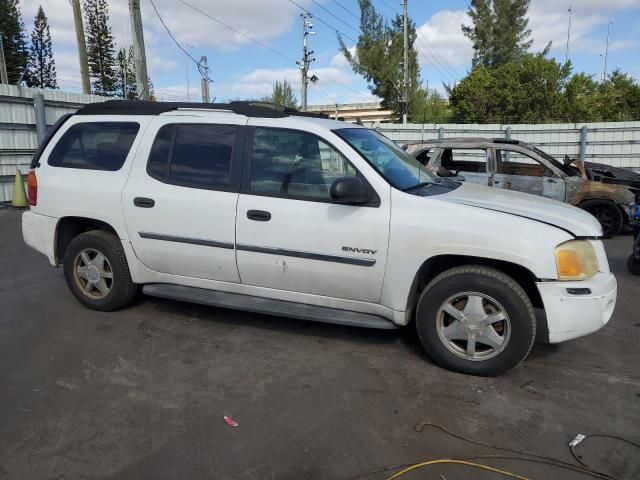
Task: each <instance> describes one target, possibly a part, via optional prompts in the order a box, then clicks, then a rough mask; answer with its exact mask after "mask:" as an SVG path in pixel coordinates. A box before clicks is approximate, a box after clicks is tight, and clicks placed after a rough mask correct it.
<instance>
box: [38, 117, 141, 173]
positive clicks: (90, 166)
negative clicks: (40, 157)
mask: <svg viewBox="0 0 640 480" xmlns="http://www.w3.org/2000/svg"><path fill="white" fill-rule="evenodd" d="M138 130H140V125H139V124H138V123H136V122H91V123H77V124H75V125H73V126H72V127H70V128H69V130H67V131H66V132H65V133H64V135H62V138H61V139H60V141H59V142H58V143H57V144H56V146H55V147H54V148H53V150H52V152H51V155H49V160H48V164H49V165H51V166H53V167H64V168H80V169H87V170H106V171H110V172H115V171H117V170H120V169H121V168H122V165H124V162H125V160H126V158H127V155H128V154H129V150H131V145H132V144H133V141H134V140H135V138H136V135H137V134H138Z"/></svg>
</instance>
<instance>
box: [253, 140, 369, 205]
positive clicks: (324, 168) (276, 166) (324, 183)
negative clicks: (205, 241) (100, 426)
mask: <svg viewBox="0 0 640 480" xmlns="http://www.w3.org/2000/svg"><path fill="white" fill-rule="evenodd" d="M355 176H357V172H356V170H355V169H354V168H353V166H352V165H351V164H350V163H349V162H348V161H347V159H346V158H345V157H344V156H342V154H340V153H339V152H338V151H336V150H335V149H334V148H333V147H331V146H330V145H328V144H327V143H325V142H324V141H322V140H321V139H320V138H318V137H316V136H315V135H312V134H309V133H305V132H299V131H295V130H286V129H279V128H256V130H255V134H254V137H253V147H252V153H251V167H250V180H249V182H250V183H249V184H250V190H251V191H252V192H255V193H258V194H260V193H263V194H280V195H283V196H293V197H305V198H309V199H314V200H330V196H329V189H330V187H331V184H332V183H333V181H334V180H335V179H336V178H338V177H355Z"/></svg>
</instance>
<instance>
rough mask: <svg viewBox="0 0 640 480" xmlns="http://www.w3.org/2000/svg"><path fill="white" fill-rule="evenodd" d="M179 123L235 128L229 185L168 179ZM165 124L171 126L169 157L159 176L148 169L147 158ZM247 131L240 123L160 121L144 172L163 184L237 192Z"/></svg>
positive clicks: (147, 162) (150, 150)
mask: <svg viewBox="0 0 640 480" xmlns="http://www.w3.org/2000/svg"><path fill="white" fill-rule="evenodd" d="M181 125H213V126H216V125H219V126H227V127H235V128H236V137H235V141H234V143H233V152H232V153H231V165H230V168H229V185H228V186H220V185H211V186H208V187H207V186H203V185H202V184H193V183H190V182H180V181H170V180H169V175H170V172H171V162H172V160H173V152H174V149H175V145H176V137H177V136H178V129H179V127H180V126H181ZM166 126H172V127H173V131H172V136H171V146H170V149H169V157H168V158H167V162H166V165H165V169H166V171H165V178H159V177H158V175H155V174H153V173H151V172H150V171H149V160H150V158H151V152H152V150H153V145H154V144H155V141H156V138H157V137H158V133H159V132H160V130H161V129H162V128H164V127H166ZM246 133H247V127H246V126H245V125H242V124H227V123H213V122H170V123H162V124H160V125H158V126H157V128H156V129H155V135H154V137H153V142H151V146H150V147H149V151H148V153H147V160H146V165H145V172H146V174H147V175H148V176H149V177H151V178H153V179H154V180H156V181H158V182H160V183H164V184H165V185H175V186H178V187H186V188H196V189H198V190H211V191H216V192H232V193H238V192H239V191H240V177H241V171H242V163H243V151H244V144H245V137H246V136H247V135H246Z"/></svg>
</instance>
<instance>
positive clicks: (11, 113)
mask: <svg viewBox="0 0 640 480" xmlns="http://www.w3.org/2000/svg"><path fill="white" fill-rule="evenodd" d="M35 93H41V94H42V95H43V96H44V99H45V115H46V123H47V125H48V126H50V125H52V124H53V123H55V121H56V120H57V119H58V118H59V117H60V116H62V115H64V114H65V113H71V112H75V111H76V110H77V109H78V108H80V107H82V105H84V104H86V103H92V102H102V101H104V100H105V97H100V96H98V95H83V94H79V93H66V92H60V91H58V90H40V89H36V88H24V87H17V86H14V85H2V84H0V202H3V201H8V200H11V195H12V194H13V182H14V177H15V174H16V169H19V170H20V171H21V172H22V174H23V175H25V174H26V173H27V170H28V168H29V163H30V162H31V157H32V156H33V153H34V152H35V150H36V148H37V146H38V138H37V135H36V120H35V110H34V107H33V95H34V94H35Z"/></svg>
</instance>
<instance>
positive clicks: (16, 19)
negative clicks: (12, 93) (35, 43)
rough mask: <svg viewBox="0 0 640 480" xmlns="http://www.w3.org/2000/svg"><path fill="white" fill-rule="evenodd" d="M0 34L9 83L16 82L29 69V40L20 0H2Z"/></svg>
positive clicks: (0, 5)
mask: <svg viewBox="0 0 640 480" xmlns="http://www.w3.org/2000/svg"><path fill="white" fill-rule="evenodd" d="M0 35H2V44H3V48H4V59H5V62H6V65H7V77H8V79H9V83H11V84H16V83H18V82H19V81H20V80H21V79H22V78H23V77H24V74H25V72H26V69H27V59H28V56H29V53H28V51H27V41H26V39H25V32H24V22H23V21H22V17H21V15H20V8H19V7H18V0H0Z"/></svg>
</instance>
